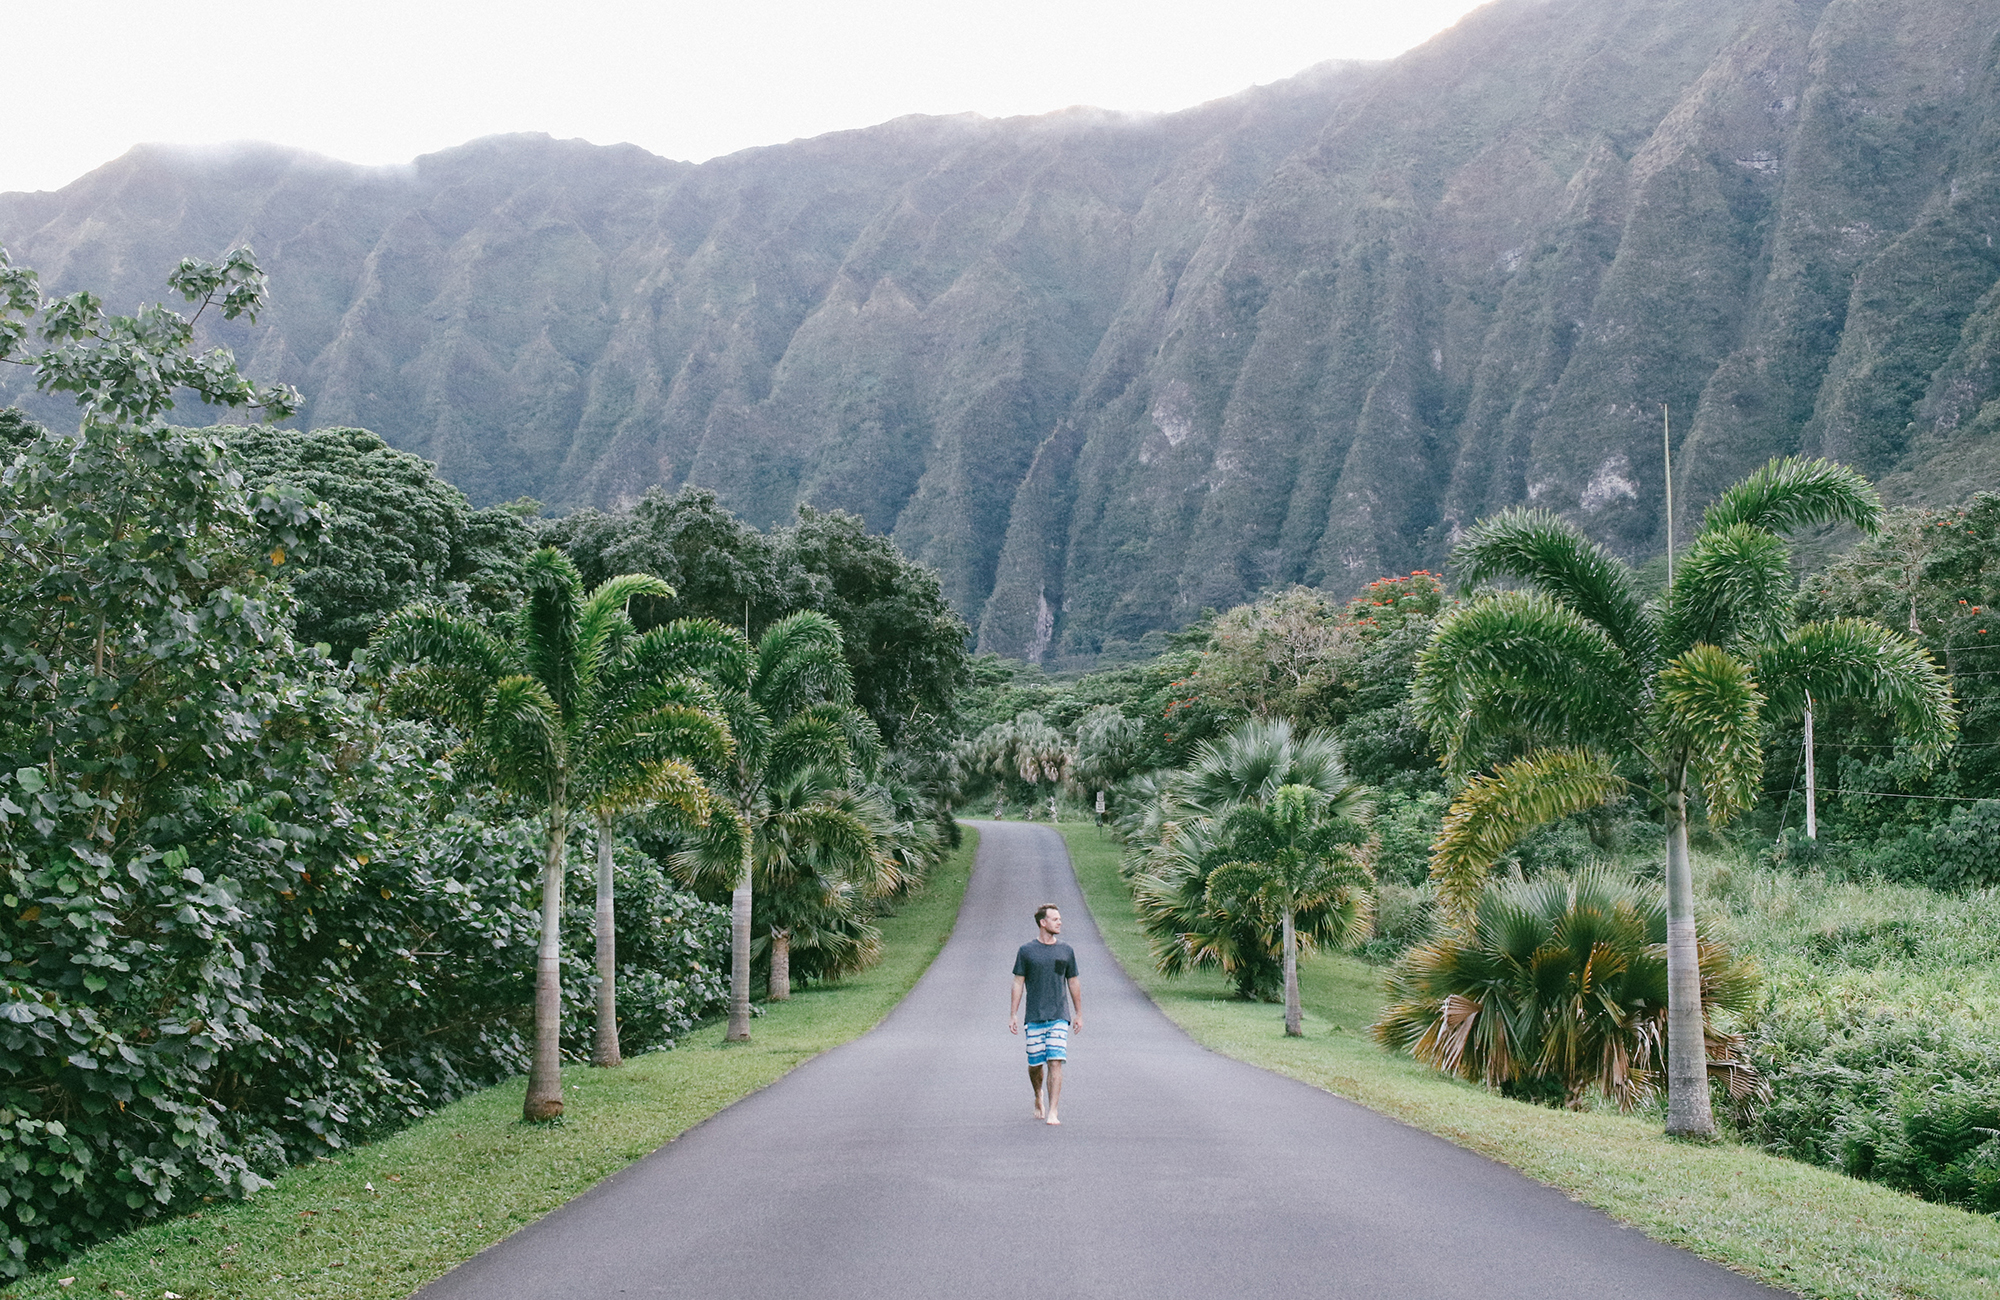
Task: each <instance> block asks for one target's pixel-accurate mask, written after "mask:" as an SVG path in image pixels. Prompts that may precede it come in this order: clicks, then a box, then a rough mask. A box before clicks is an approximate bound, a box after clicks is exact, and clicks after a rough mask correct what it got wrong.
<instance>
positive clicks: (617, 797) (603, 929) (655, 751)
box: [576, 588, 740, 1068]
mask: <svg viewBox="0 0 2000 1300" xmlns="http://www.w3.org/2000/svg"><path fill="white" fill-rule="evenodd" d="M668 590H669V591H671V588H669V589H668ZM648 594H651V593H650V592H649V593H648ZM615 631H616V634H617V636H618V638H619V641H618V644H617V645H616V646H614V647H613V649H615V650H616V653H613V654H611V655H610V656H609V657H608V658H607V661H606V663H605V666H604V668H603V669H602V670H601V675H600V683H599V690H598V695H599V701H598V714H599V717H600V719H601V720H603V721H604V722H605V723H607V724H609V725H610V726H612V727H614V728H616V730H615V731H611V732H607V733H606V734H604V735H602V736H601V737H598V738H597V743H593V744H589V745H586V746H584V747H583V749H582V751H581V753H580V764H581V770H580V773H579V777H580V779H579V782H578V784H577V786H576V788H577V789H578V790H579V791H581V792H583V794H584V799H583V802H584V804H585V805H586V806H587V807H588V809H589V811H590V814H591V817H592V819H593V820H594V822H595V823H596V831H597V880H596V885H597V909H596V934H595V940H596V948H597V952H596V958H597V1026H596V1033H595V1034H594V1036H593V1042H592V1045H591V1058H590V1060H591V1064H592V1065H596V1066H601V1067H606V1068H608V1067H611V1066H616V1065H620V1064H622V1063H623V1062H624V1056H623V1054H622V1053H621V1052H620V1051H619V1047H618V947H617V945H618V915H617V906H616V896H615V894H614V892H613V871H612V842H613V839H614V834H613V832H614V829H615V826H616V819H617V817H618V816H619V814H621V813H630V812H635V811H638V810H639V809H642V808H646V807H660V808H663V809H665V810H666V811H667V813H668V815H669V818H670V819H673V818H677V817H683V815H684V813H685V809H684V808H683V807H682V806H680V805H679V804H677V803H676V802H675V801H674V800H673V799H671V798H668V797H667V796H668V794H669V793H670V792H671V790H678V789H680V787H681V783H684V782H685V781H686V778H687V766H686V764H685V763H684V762H682V761H681V760H682V759H683V757H684V755H683V754H682V753H681V752H680V751H679V750H678V749H677V748H676V746H677V744H678V737H677V736H676V734H675V733H674V732H673V731H672V730H671V729H662V728H660V727H659V726H658V725H657V723H658V722H659V721H660V718H661V715H660V713H659V709H660V708H662V707H664V706H669V705H693V706H695V707H698V708H702V709H704V710H707V711H709V712H711V713H714V714H716V716H718V717H719V716H720V715H719V713H717V710H719V708H720V701H719V700H718V698H717V697H716V694H715V692H714V691H713V690H712V689H711V688H709V687H708V686H707V684H706V683H704V682H703V681H702V680H701V678H700V675H699V674H700V672H701V669H702V668H703V667H705V666H706V665H708V664H710V663H712V662H714V661H715V659H716V658H717V657H718V656H725V655H727V654H728V653H729V652H730V651H731V650H732V649H733V648H735V646H736V645H738V644H740V643H739V642H736V641H733V640H732V639H731V638H730V636H729V634H728V633H726V632H725V631H723V629H722V628H720V627H718V626H716V625H714V624H709V625H707V626H701V625H693V626H689V625H677V626H673V627H666V628H655V629H654V630H652V631H651V632H648V633H646V634H645V635H644V636H641V637H638V638H637V639H631V632H632V629H631V627H630V626H629V625H617V626H616V628H615ZM686 757H692V758H695V759H696V760H702V759H704V758H705V759H706V760H708V762H709V763H710V764H712V763H713V762H715V761H717V760H723V759H726V758H727V757H728V746H726V745H725V746H724V747H723V748H722V749H720V750H714V749H711V750H709V751H708V752H707V753H706V754H694V755H689V756H686ZM662 776H664V777H666V778H667V779H668V780H669V781H671V782H673V783H674V785H673V786H672V787H671V788H670V789H669V788H662V787H660V786H659V785H658V784H657V778H659V777H662ZM700 802H701V805H702V807H701V810H700V816H701V817H703V818H705V817H706V815H707V813H708V812H709V811H710V810H712V809H713V810H716V811H723V812H726V811H727V805H726V804H723V805H721V806H720V807H719V808H718V807H717V802H716V800H715V799H714V797H713V795H712V793H710V792H708V791H706V790H704V791H703V792H702V795H701V799H700ZM725 820H726V819H725Z"/></svg>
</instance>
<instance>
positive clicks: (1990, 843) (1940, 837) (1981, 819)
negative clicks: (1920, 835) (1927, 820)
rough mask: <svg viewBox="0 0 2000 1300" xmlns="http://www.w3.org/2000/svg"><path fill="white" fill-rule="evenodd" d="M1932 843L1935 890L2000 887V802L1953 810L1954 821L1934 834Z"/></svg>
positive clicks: (1990, 800) (1931, 834)
mask: <svg viewBox="0 0 2000 1300" xmlns="http://www.w3.org/2000/svg"><path fill="white" fill-rule="evenodd" d="M1930 842H1931V852H1932V857H1933V863H1934V865H1933V866H1932V868H1931V879H1930V884H1931V885H1932V886H1933V887H1934V888H1938V889H1961V890H1962V889H1985V888H1988V887H1990V886H1993V885H2000V799H1981V800H1979V801H1978V802H1977V803H1975V804H1973V805H1972V806H1971V807H1969V808H1954V809H1952V813H1951V817H1950V818H1949V819H1948V820H1947V821H1945V822H1944V823H1943V824H1942V825H1940V826H1937V827H1934V828H1933V829H1932V830H1931V833H1930Z"/></svg>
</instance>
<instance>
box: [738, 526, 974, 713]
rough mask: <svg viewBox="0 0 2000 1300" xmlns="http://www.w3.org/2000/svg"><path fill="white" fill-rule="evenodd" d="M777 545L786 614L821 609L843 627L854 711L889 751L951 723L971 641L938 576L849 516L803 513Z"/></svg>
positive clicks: (779, 533) (777, 536)
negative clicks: (908, 737) (937, 724)
mask: <svg viewBox="0 0 2000 1300" xmlns="http://www.w3.org/2000/svg"><path fill="white" fill-rule="evenodd" d="M773 540H774V541H775V543H776V546H777V563H778V573H779V574H780V576H781V577H782V579H783V580H784V587H783V596H784V608H785V609H786V611H787V612H795V611H802V610H817V611H819V612H820V613H822V614H824V615H826V616H827V617H828V618H830V619H832V620H833V621H834V622H835V623H836V624H838V625H839V627H840V640H841V646H842V648H843V650H844V652H845V654H846V656H847V665H848V670H849V671H850V672H851V673H852V674H853V677H854V702H855V703H856V704H857V705H859V706H860V707H861V708H862V709H864V710H866V711H867V713H868V716H869V717H870V718H871V719H873V720H874V723H875V728H876V730H877V731H878V732H880V733H881V737H882V743H883V744H885V745H889V746H892V747H893V746H899V745H902V744H903V743H905V741H904V735H905V733H906V732H907V731H909V730H910V729H911V728H912V727H913V726H917V725H919V724H920V723H921V722H922V720H924V719H926V718H930V719H946V718H950V717H952V716H953V712H954V709H955V706H956V703H957V698H958V692H959V690H960V689H961V687H962V686H963V685H964V683H965V681H966V676H967V674H966V649H965V647H966V641H967V639H968V638H969V636H970V633H969V632H968V631H967V629H966V626H965V621H964V620H963V619H961V618H960V617H959V616H958V615H957V614H956V613H954V612H953V611H952V608H951V605H950V604H949V602H947V601H946V600H945V598H944V588H943V586H942V585H941V584H940V583H939V581H938V576H937V572H936V571H935V570H933V569H931V568H929V567H928V566H926V565H922V564H919V563H917V562H916V561H914V560H910V559H908V558H906V557H905V556H904V555H903V553H902V552H900V551H898V550H897V549H896V544H895V543H894V542H892V541H890V540H889V539H888V538H887V537H883V536H877V535H872V534H870V533H869V532H868V530H867V528H866V527H865V526H864V524H863V523H862V520H861V518H860V517H859V516H858V515H851V514H848V513H847V512H845V511H841V510H833V511H820V510H814V509H813V508H812V507H810V506H802V507H800V509H799V518H798V522H797V523H795V524H793V525H791V526H790V527H788V528H781V529H779V530H778V531H777V532H776V533H775V534H774V536H773Z"/></svg>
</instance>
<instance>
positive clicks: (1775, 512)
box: [1702, 456, 1882, 533]
mask: <svg viewBox="0 0 2000 1300" xmlns="http://www.w3.org/2000/svg"><path fill="white" fill-rule="evenodd" d="M1881 518H1882V498H1881V497H1880V496H1879V495H1878V494H1877V493H1876V491H1875V488H1874V485H1872V484H1871V483H1869V481H1868V480H1867V479H1865V478H1863V477H1862V476H1861V475H1860V474H1858V473H1856V472H1855V471H1853V470H1851V469H1849V468H1848V467H1847V466H1845V465H1839V464H1836V463H1834V462H1833V461H1830V460H1817V459H1815V460H1807V459H1806V458H1804V457H1802V456H1789V457H1786V458H1785V459H1783V460H1773V461H1771V463H1770V464H1768V465H1766V466H1764V468H1762V469H1760V470H1758V471H1757V472H1756V473H1754V474H1752V475H1751V476H1750V477H1749V478H1746V479H1744V480H1743V481H1742V482H1740V483H1738V484H1736V485H1735V486H1734V487H1732V488H1730V489H1729V490H1728V491H1726V492H1724V493H1723V494H1722V495H1721V496H1719V497H1717V498H1716V499H1715V501H1714V503H1713V504H1711V505H1710V506H1709V507H1708V510H1707V511H1706V512H1705V513H1704V514H1703V515H1702V528H1703V529H1704V530H1709V529H1720V528H1729V527H1732V526H1734V525H1737V524H1747V525H1748V526H1750V527H1752V528H1761V529H1764V530H1765V531H1767V532H1773V533H1784V532H1790V531H1791V530H1793V529H1795V528H1803V527H1807V526H1809V525H1812V524H1853V525H1854V526H1855V527H1856V528H1859V529H1861V530H1862V531H1863V532H1867V533H1872V532H1874V531H1875V529H1876V528H1877V527H1879V526H1880V523H1881Z"/></svg>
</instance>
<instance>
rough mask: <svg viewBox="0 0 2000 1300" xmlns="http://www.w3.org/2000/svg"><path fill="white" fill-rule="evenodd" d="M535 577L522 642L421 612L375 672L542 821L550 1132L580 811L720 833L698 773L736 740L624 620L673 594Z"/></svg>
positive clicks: (401, 623)
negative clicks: (647, 654) (664, 812)
mask: <svg viewBox="0 0 2000 1300" xmlns="http://www.w3.org/2000/svg"><path fill="white" fill-rule="evenodd" d="M524 573H525V579H526V581H525V585H526V588H527V601H526V604H525V605H524V606H523V607H522V609H521V611H520V613H519V615H518V616H517V617H516V618H515V619H514V620H513V626H512V627H511V628H510V629H508V630H509V631H511V632H512V633H513V635H512V636H511V637H509V636H503V635H499V634H496V633H495V632H493V631H490V630H488V629H487V628H485V627H483V626H481V625H480V624H478V623H475V622H472V621H470V620H468V619H464V618H461V617H458V616H457V615H454V614H451V613H448V612H446V611H443V610H438V609H425V608H411V609H406V610H403V611H401V612H400V613H398V614H395V615H393V616H391V618H390V619H389V620H388V621H387V622H386V623H385V624H384V625H383V627H382V629H381V630H380V631H379V632H377V633H376V635H375V638H374V640H373V642H372V643H371V650H370V657H371V659H372V660H373V661H374V662H375V663H377V664H379V665H382V666H384V667H388V668H391V669H392V674H391V677H390V680H389V691H388V702H389V704H390V706H391V707H393V708H397V709H399V710H408V711H414V712H422V713H426V714H429V715H431V716H433V717H436V718H439V719H441V720H442V721H444V722H445V723H447V724H448V725H450V726H451V727H452V728H453V729H454V730H455V731H456V732H457V734H458V736H459V737H460V745H459V748H458V750H457V752H456V758H457V760H458V763H459V766H460V767H461V769H462V770H463V771H464V772H466V773H467V774H468V775H471V776H474V777H476V778H480V779H484V780H486V781H489V782H491V783H492V784H493V786H494V787H495V788H497V789H498V790H499V791H500V792H501V793H502V794H503V795H505V796H507V797H511V798H517V799H522V800H524V801H528V802H531V803H533V804H535V805H536V806H538V807H539V808H540V809H541V812H542V818H543V831H544V856H543V864H542V929H541V942H540V945H539V947H538V950H537V953H536V960H535V1050H534V1058H533V1063H532V1065H531V1067H530V1070H529V1075H528V1094H527V1100H526V1102H525V1103H524V1106H523V1113H524V1114H525V1115H526V1117H527V1118H528V1119H530V1120H543V1119H552V1118H554V1117H555V1116H558V1115H560V1114H562V1109H563V1102H562V1072H561V1065H562V1019H561V1016H562V987H561V978H562V976H561V971H562V965H561V962H562V947H561V945H562V931H561V919H562V886H563V854H564V850H565V847H566V844H567V840H568V836H569V828H570V817H571V813H572V810H574V809H577V808H584V809H590V810H592V811H593V812H598V811H606V810H614V809H618V808H622V807H630V806H635V805H638V804H642V803H652V804H662V805H667V806H670V807H671V808H673V809H674V810H675V811H676V812H677V813H678V814H679V815H680V817H681V818H682V819H683V820H684V821H686V822H688V823H690V824H700V823H703V822H705V821H708V820H711V819H710V818H709V816H708V814H709V805H710V801H709V799H708V797H707V788H706V786H705V785H704V784H703V782H702V780H701V777H700V775H699V772H698V771H697V766H696V765H697V764H702V763H705V764H710V765H713V764H718V763H720V762H722V761H723V760H724V759H725V758H726V757H727V756H728V754H729V750H730V735H729V729H728V726H727V723H726V722H725V721H724V719H723V717H722V715H721V714H720V713H719V712H718V711H717V709H716V707H715V706H716V703H717V701H716V699H715V696H714V693H713V692H712V691H710V690H709V688H708V687H707V686H705V685H704V684H703V683H701V682H700V681H698V680H696V679H694V678H691V677H688V676H665V675H661V674H659V673H657V672H654V671H651V670H650V669H649V666H648V664H647V662H646V661H645V660H644V659H643V658H641V657H640V656H637V655H634V654H633V653H632V651H633V650H634V648H635V643H636V642H637V641H639V640H640V638H637V637H636V636H635V635H634V629H633V627H632V624H631V622H630V620H629V619H628V618H627V617H626V614H625V608H626V605H627V604H628V603H629V602H630V601H631V600H632V599H633V598H634V597H635V596H641V595H660V594H663V593H667V594H670V593H671V589H670V588H668V587H667V586H666V584H665V583H662V582H661V581H660V580H659V579H657V578H650V577H645V576H641V575H636V574H627V575H624V576H622V577H616V578H611V579H608V580H607V581H605V582H604V583H602V584H600V585H599V586H598V587H597V588H596V589H594V590H593V591H591V592H589V593H588V594H587V595H586V594H585V593H584V591H583V581H582V579H581V578H580V577H579V576H578V574H577V571H576V567H575V566H574V565H573V564H571V563H570V561H569V559H568V558H567V557H565V556H564V555H563V554H562V553H561V552H559V551H554V550H546V549H545V550H542V551H538V552H536V553H535V555H534V556H533V557H531V558H530V559H529V561H528V563H527V565H526V567H525V570H524ZM603 830H604V828H603V826H602V824H601V823H600V835H599V841H600V847H599V863H600V866H599V872H600V883H599V891H600V895H599V925H600V932H599V935H598V942H599V944H600V946H601V956H600V969H602V957H603V955H608V953H609V943H610V939H609V937H608V936H607V934H606V933H605V932H604V930H603V928H602V927H604V926H606V925H608V924H609V922H610V920H611V916H610V911H609V908H608V906H607V905H606V903H605V901H604V898H603V895H604V893H605V892H608V872H606V871H605V870H604V859H605V856H606V853H607V850H608V846H609V842H610V836H609V835H608V834H605V833H603ZM613 970H614V971H615V966H614V967H613ZM606 1007H609V1008H610V1011H611V1017H612V1018H611V1025H610V1028H611V1032H612V1033H613V1034H614V1035H615V1032H616V1018H615V1016H616V1013H615V1003H601V1004H600V1010H603V1009H604V1008H606ZM602 1028H603V1022H602V1021H600V1029H602ZM612 1043H613V1045H612V1049H611V1050H612V1053H613V1055H614V1057H615V1053H616V1047H615V1038H614V1039H613V1040H612Z"/></svg>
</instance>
